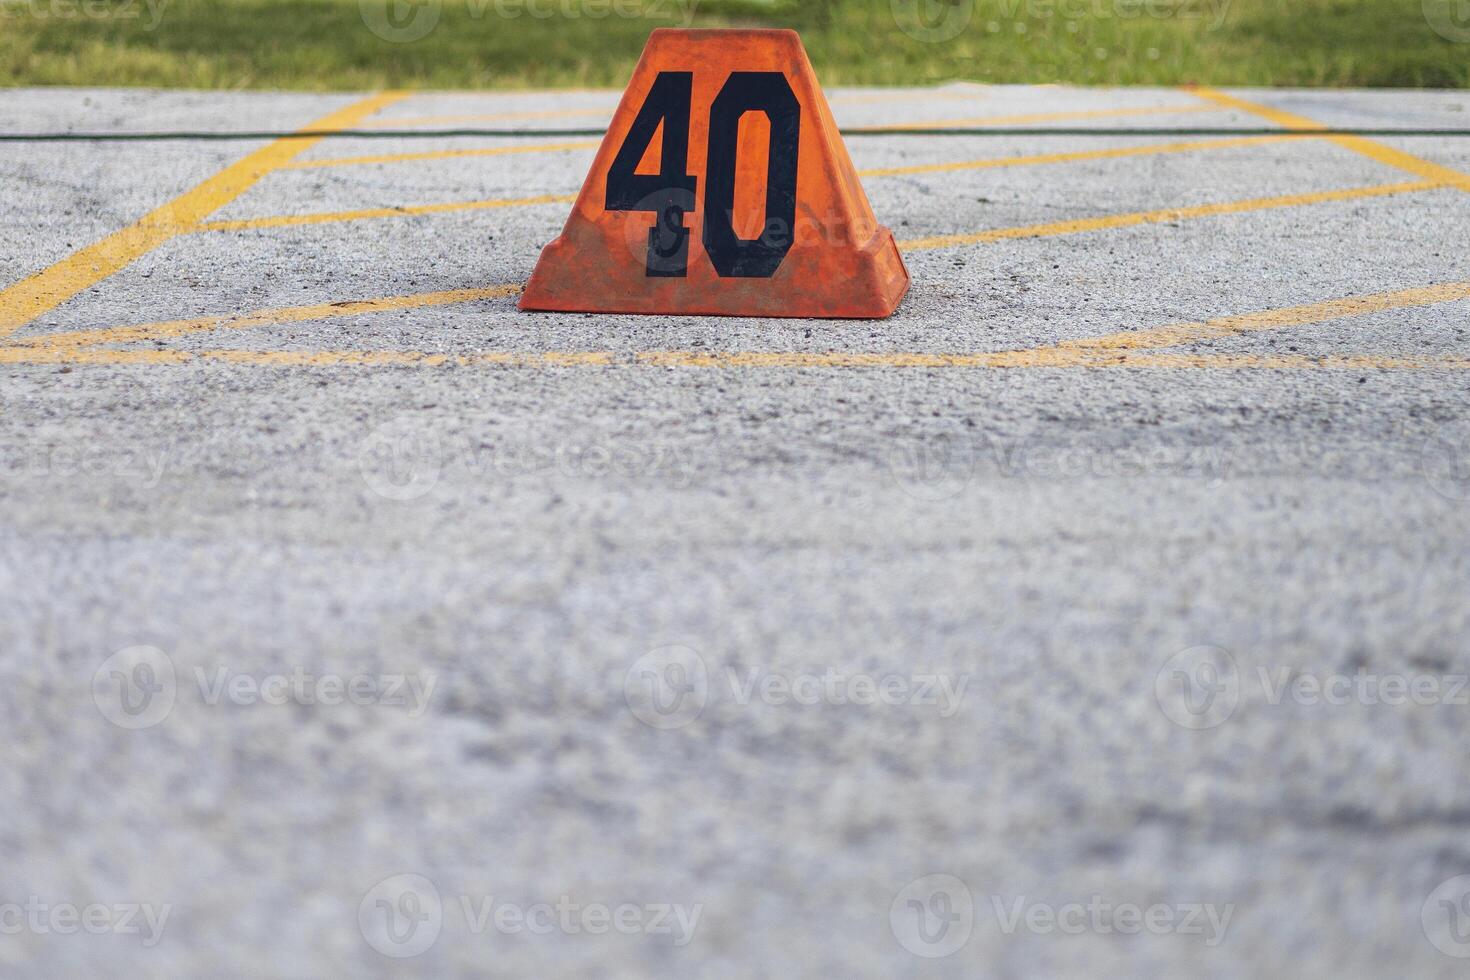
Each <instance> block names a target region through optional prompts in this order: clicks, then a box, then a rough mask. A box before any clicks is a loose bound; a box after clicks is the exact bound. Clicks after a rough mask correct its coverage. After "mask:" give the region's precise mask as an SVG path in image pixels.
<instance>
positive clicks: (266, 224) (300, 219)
mask: <svg viewBox="0 0 1470 980" xmlns="http://www.w3.org/2000/svg"><path fill="white" fill-rule="evenodd" d="M576 199H577V195H575V194H542V195H539V196H537V197H508V198H495V199H491V200H488V201H454V202H451V203H448V204H413V205H406V206H404V207H401V208H365V209H363V210H361V211H329V212H324V213H321V214H283V215H276V216H273V217H269V218H248V219H245V220H242V221H209V222H205V223H204V224H200V225H197V226H195V228H194V230H195V231H250V230H252V229H256V228H286V227H291V226H296V225H322V224H329V223H331V222H334V221H362V220H364V219H366V218H411V217H415V216H419V215H426V214H448V213H450V212H453V211H483V210H487V209H490V208H520V207H529V206H531V205H535V204H570V203H571V202H573V201H575V200H576Z"/></svg>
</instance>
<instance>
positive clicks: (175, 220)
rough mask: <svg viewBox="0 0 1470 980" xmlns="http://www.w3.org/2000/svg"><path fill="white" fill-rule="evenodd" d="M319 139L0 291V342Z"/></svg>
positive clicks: (377, 102)
mask: <svg viewBox="0 0 1470 980" xmlns="http://www.w3.org/2000/svg"><path fill="white" fill-rule="evenodd" d="M404 95H405V93H401V92H384V93H381V94H378V95H374V96H372V97H370V98H367V99H363V100H361V101H359V102H356V103H354V104H352V105H350V106H348V107H346V108H345V109H339V110H338V111H336V112H333V113H331V114H329V115H326V116H323V117H322V118H321V119H318V120H317V121H316V122H314V123H312V124H310V125H309V126H308V127H307V128H308V129H313V130H333V129H345V128H347V127H349V126H352V125H355V124H356V123H358V122H359V121H361V120H362V119H364V118H366V117H367V116H370V115H372V114H373V113H375V112H377V111H378V110H380V109H382V108H383V107H384V106H386V105H390V104H391V103H393V102H396V101H397V100H399V99H401V98H403V97H404ZM320 139H321V137H319V136H317V137H301V136H288V137H285V138H283V139H279V140H276V141H275V142H273V143H271V144H269V145H268V146H265V147H262V148H261V149H259V150H256V151H255V152H254V153H251V154H250V155H248V156H246V157H245V158H243V159H241V160H238V161H236V162H235V163H233V164H231V165H230V166H228V167H226V168H225V169H224V170H221V171H220V172H219V173H217V174H215V175H214V176H213V177H210V178H209V179H208V180H206V181H205V182H204V183H202V184H200V185H199V186H197V187H195V188H194V189H193V190H190V191H187V192H186V193H184V194H182V195H181V196H179V197H176V198H174V199H173V200H172V201H169V202H168V203H167V204H165V205H163V206H162V207H159V208H157V209H155V210H153V211H151V212H149V213H148V214H145V215H144V216H143V217H141V218H139V219H138V220H137V221H135V222H133V224H131V225H129V226H128V227H126V228H124V229H122V230H121V231H117V232H114V233H113V234H111V235H108V236H107V237H106V238H104V239H102V240H101V241H99V242H96V243H94V244H92V245H89V246H87V247H86V248H84V249H82V250H81V251H78V252H74V253H72V254H71V255H69V256H68V257H66V258H64V259H62V260H61V261H60V262H57V263H56V264H55V265H53V266H51V267H49V268H47V269H43V270H42V271H40V272H38V273H36V274H35V275H33V276H30V277H29V278H26V279H23V280H21V281H20V282H18V283H16V284H15V285H13V286H10V287H8V288H6V289H4V290H0V338H4V337H8V336H10V335H11V334H13V333H14V332H15V331H17V330H19V329H20V328H21V327H23V326H25V325H26V324H28V323H30V322H31V321H32V320H34V319H35V318H36V317H38V316H41V315H43V314H45V313H48V312H50V311H51V310H53V309H55V308H56V307H58V306H60V305H61V304H62V303H65V302H66V301H67V300H69V299H71V298H72V297H73V296H75V295H76V294H77V293H80V292H81V291H82V290H84V289H88V288H90V287H91V286H94V285H96V284H97V283H99V282H101V281H102V280H103V279H106V278H107V277H108V276H110V275H112V274H113V273H115V272H117V271H118V270H120V269H122V268H123V267H125V266H127V265H128V264H130V263H132V262H133V261H135V260H137V259H138V258H139V257H141V256H143V255H145V254H146V253H148V252H151V251H152V250H153V249H155V248H157V247H158V246H160V245H162V244H163V243H164V242H166V241H168V240H169V239H171V238H173V237H174V236H176V235H178V234H180V233H182V232H185V231H189V230H191V229H192V228H193V227H194V226H195V225H197V224H198V223H199V222H200V221H202V220H203V219H204V218H206V217H208V216H209V215H210V214H211V213H213V212H214V211H216V210H218V209H219V208H221V207H224V206H225V205H226V204H229V203H230V202H231V201H233V200H235V199H236V198H237V197H239V196H240V195H241V194H243V193H245V192H246V191H247V190H249V189H250V188H251V187H252V186H253V185H254V184H255V183H256V182H257V181H259V180H260V179H261V178H262V177H264V176H265V175H266V174H268V173H270V172H271V171H272V170H275V169H277V168H278V167H280V166H282V165H283V164H286V163H289V162H290V161H291V160H292V159H294V158H295V157H296V156H297V155H298V154H300V153H301V152H303V151H305V150H307V149H310V148H311V147H312V146H315V145H316V144H317V143H318V142H319V141H320Z"/></svg>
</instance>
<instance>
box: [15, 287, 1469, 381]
mask: <svg viewBox="0 0 1470 980" xmlns="http://www.w3.org/2000/svg"><path fill="white" fill-rule="evenodd" d="M518 291H519V290H518V287H515V286H496V287H492V288H487V289H481V290H452V291H446V292H440V293H423V294H419V295H415V296H395V297H386V298H383V299H375V300H357V301H352V302H347V303H322V304H317V305H314V306H301V307H292V308H288V309H283V310H267V311H263V312H259V313H251V314H247V315H244V316H239V317H233V318H228V317H213V318H202V319H199V320H174V321H168V322H165V323H156V324H143V325H140V326H135V327H119V328H114V329H111V330H101V331H85V332H80V333H71V334H53V335H49V336H46V337H33V338H28V340H27V341H26V342H24V343H23V344H16V345H14V346H11V347H7V348H3V349H0V363H120V364H126V363H146V364H152V363H165V364H167V363H182V362H183V361H186V360H189V359H193V358H206V359H214V360H228V361H234V362H236V363H242V364H349V363H357V364H447V363H455V364H460V365H474V364H504V365H512V366H527V365H542V366H545V365H564V366H581V365H613V364H629V363H633V364H642V365H647V366H653V367H751V368H803V367H828V368H830V367H905V368H908V367H926V368H942V367H982V368H984V367H988V368H1042V367H1050V368H1069V367H1210V366H1221V367H1250V366H1264V367H1347V368H1351V367H1401V368H1409V367H1418V366H1427V367H1437V368H1456V369H1458V368H1461V367H1464V366H1467V365H1470V358H1464V357H1460V358H1424V359H1419V358H1407V359H1405V358H1385V357H1381V356H1379V355H1371V354H1370V355H1361V356H1359V355H1353V356H1338V357H1327V358H1319V357H1308V356H1301V357H1298V356H1294V355H1280V354H1269V355H1255V354H1252V355H1213V354H1178V355H1175V354H1160V353H1157V352H1156V348H1159V347H1167V346H1177V345H1179V344H1185V343H1193V342H1197V341H1201V340H1212V339H1218V338H1220V337H1227V336H1233V335H1236V334H1242V333H1247V332H1250V331H1259V330H1281V329H1287V328H1290V327H1300V326H1308V325H1311V324H1317V323H1324V322H1328V321H1332V320H1342V319H1348V318H1352V317H1359V316H1365V315H1368V314H1371V313H1380V312H1384V311H1387V310H1397V309H1409V308H1414V307H1424V306H1434V305H1438V304H1441V303H1451V302H1456V301H1462V300H1470V282H1453V283H1442V284H1438V285H1433V286H1422V287H1416V288H1413V289H1401V290H1396V291H1394V292H1386V293H1375V294H1371V295H1366V296H1347V297H1342V298H1338V299H1330V300H1324V301H1321V302H1316V303H1305V304H1301V305H1298V306H1291V307H1286V308H1283V309H1274V310H1259V311H1255V312H1252V313H1241V314H1236V315H1233V316H1226V317H1219V318H1217V319H1214V320H1208V321H1203V322H1197V323H1196V322H1191V323H1178V324H1170V325H1166V326H1161V327H1155V328H1152V329H1147V330H1128V331H1121V332H1118V333H1113V334H1108V335H1105V336H1102V337H1088V338H1082V339H1079V340H1071V341H1065V342H1063V343H1060V344H1054V345H1050V346H1047V347H1036V348H1030V349H1026V350H1015V351H994V352H983V353H957V354H935V353H926V352H903V351H899V352H793V351H725V352H708V351H677V350H673V351H642V352H635V353H622V354H620V353H615V352H611V351H546V352H514V351H512V352H489V353H483V354H475V355H462V356H451V355H441V354H427V353H422V352H415V351H264V352H262V351H206V352H202V353H198V354H195V353H190V352H186V351H109V350H99V349H95V348H92V349H88V348H86V347H85V346H84V345H86V344H100V343H127V342H136V341H141V340H160V339H165V338H168V337H176V336H181V335H183V334H186V333H193V332H196V331H199V330H211V329H217V328H221V327H223V328H243V327H253V326H267V325H270V324H272V323H291V322H301V321H305V320H316V319H330V318H334V317H342V316H351V315H355V314H365V313H377V312H385V311H390V310H404V309H413V308H417V307H425V306H433V305H441V304H445V303H460V302H469V301H471V300H476V299H489V298H497V297H507V296H512V295H515V293H516V292H518ZM1140 351H1143V353H1139V352H1140ZM114 355H116V356H114Z"/></svg>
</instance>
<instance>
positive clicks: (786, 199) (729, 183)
mask: <svg viewBox="0 0 1470 980" xmlns="http://www.w3.org/2000/svg"><path fill="white" fill-rule="evenodd" d="M752 111H754V112H764V113H765V114H766V118H767V119H769V120H770V121H771V148H770V154H769V156H768V158H767V165H766V217H765V222H764V224H763V231H762V232H761V234H760V237H758V238H755V239H753V240H750V241H747V240H745V239H743V238H741V237H739V236H738V235H736V234H735V228H734V226H733V224H732V222H733V219H734V210H735V154H736V151H737V150H738V149H739V145H738V143H739V139H740V117H741V116H743V115H745V113H747V112H752ZM800 146H801V104H800V103H798V102H797V101H796V96H795V94H793V93H792V91H791V85H790V83H788V82H787V81H786V76H785V75H783V74H781V73H780V72H778V71H737V72H731V74H730V80H729V81H727V82H726V83H725V87H724V88H722V89H720V94H719V96H718V97H716V99H715V103H714V105H713V106H711V107H710V113H709V163H708V164H707V165H706V167H705V172H704V179H705V185H704V250H705V251H706V252H708V253H709V260H710V262H712V263H714V267H715V271H716V272H718V273H719V274H720V275H721V276H724V277H725V278H727V279H730V278H748V279H765V278H769V277H770V276H773V275H775V274H776V270H777V269H778V268H780V266H781V260H782V259H784V258H786V253H787V252H789V251H791V235H792V229H793V227H794V226H795V224H796V154H797V150H798V148H799V147H800Z"/></svg>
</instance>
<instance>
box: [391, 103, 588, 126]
mask: <svg viewBox="0 0 1470 980" xmlns="http://www.w3.org/2000/svg"><path fill="white" fill-rule="evenodd" d="M615 108H616V107H615V106H609V107H608V108H606V109H536V110H532V111H527V112H465V113H458V114H455V115H449V116H394V117H389V118H387V119H377V120H374V121H373V125H374V126H375V127H378V128H382V129H388V128H400V127H412V126H452V125H456V124H459V123H479V122H514V121H516V120H519V119H570V118H580V117H583V116H611V115H612V114H613V110H614V109H615Z"/></svg>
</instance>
